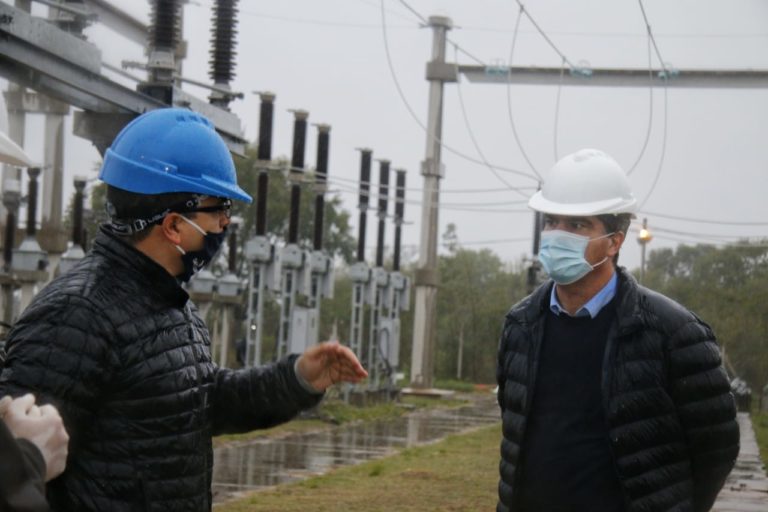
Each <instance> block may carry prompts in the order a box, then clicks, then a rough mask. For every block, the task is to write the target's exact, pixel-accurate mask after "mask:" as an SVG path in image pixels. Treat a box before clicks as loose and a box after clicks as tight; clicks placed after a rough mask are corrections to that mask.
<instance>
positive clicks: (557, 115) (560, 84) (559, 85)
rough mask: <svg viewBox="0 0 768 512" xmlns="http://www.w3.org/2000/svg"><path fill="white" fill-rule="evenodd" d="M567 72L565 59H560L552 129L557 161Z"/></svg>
mask: <svg viewBox="0 0 768 512" xmlns="http://www.w3.org/2000/svg"><path fill="white" fill-rule="evenodd" d="M564 74H565V59H563V60H561V61H560V80H559V81H558V82H557V98H556V99H555V127H554V129H553V130H552V131H553V132H554V135H553V139H554V141H553V146H554V150H555V162H557V161H559V160H560V152H559V151H558V150H557V131H558V130H557V129H558V121H559V120H560V92H561V91H562V89H563V75H564Z"/></svg>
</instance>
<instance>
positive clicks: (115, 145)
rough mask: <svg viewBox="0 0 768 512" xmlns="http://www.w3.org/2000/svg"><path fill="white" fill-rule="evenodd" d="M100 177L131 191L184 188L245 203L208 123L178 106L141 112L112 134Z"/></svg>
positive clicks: (224, 148)
mask: <svg viewBox="0 0 768 512" xmlns="http://www.w3.org/2000/svg"><path fill="white" fill-rule="evenodd" d="M99 179H101V180H102V181H103V182H105V183H107V184H108V185H112V186H114V187H117V188H120V189H123V190H127V191H129V192H134V193H136V194H145V195H153V194H165V193H171V192H189V193H193V194H202V195H207V196H215V197H227V198H230V199H238V200H240V201H245V202H247V203H250V202H251V201H252V200H253V199H252V198H251V196H249V195H248V194H247V193H246V192H245V191H244V190H243V189H241V188H240V187H239V186H238V185H237V174H236V172H235V165H234V163H233V162H232V157H231V156H230V154H229V150H228V149H227V145H226V144H225V143H224V141H223V140H222V139H221V137H220V136H219V134H218V133H216V130H215V129H214V127H213V124H212V123H211V122H210V121H209V120H208V119H206V118H205V117H203V116H202V115H200V114H197V113H195V112H192V111H191V110H186V109H182V108H162V109H158V110H153V111H151V112H147V113H145V114H142V115H140V116H139V117H137V118H136V119H134V120H133V121H131V122H130V123H128V124H127V125H126V126H125V127H124V128H123V129H122V130H121V131H120V133H119V134H118V135H117V137H115V140H114V141H113V142H112V145H111V146H110V148H109V149H107V152H106V154H105V155H104V163H103V164H102V166H101V172H100V173H99Z"/></svg>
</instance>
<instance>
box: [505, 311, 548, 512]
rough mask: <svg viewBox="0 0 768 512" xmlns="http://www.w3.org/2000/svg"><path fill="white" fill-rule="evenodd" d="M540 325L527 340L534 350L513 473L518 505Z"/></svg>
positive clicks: (535, 327) (530, 361)
mask: <svg viewBox="0 0 768 512" xmlns="http://www.w3.org/2000/svg"><path fill="white" fill-rule="evenodd" d="M520 325H521V326H522V327H526V326H528V325H530V324H526V323H521V324H520ZM542 325H543V320H540V321H539V322H536V323H535V324H533V325H532V326H531V329H530V331H529V332H530V337H529V339H530V340H532V341H533V342H534V349H533V359H531V355H530V353H529V355H528V386H526V397H525V398H526V400H525V409H524V410H523V414H524V417H525V422H524V423H523V429H522V431H521V432H520V454H519V455H518V458H517V460H518V464H517V468H516V471H515V478H514V480H513V482H512V485H513V487H512V488H513V490H517V492H515V494H514V498H513V499H514V500H515V501H516V502H517V503H519V500H520V480H521V478H522V475H523V465H522V463H523V461H524V460H525V433H526V432H527V430H528V420H529V416H530V413H531V407H533V394H534V390H535V388H536V375H537V373H538V369H539V368H538V365H539V362H538V361H539V356H540V355H541V344H542Z"/></svg>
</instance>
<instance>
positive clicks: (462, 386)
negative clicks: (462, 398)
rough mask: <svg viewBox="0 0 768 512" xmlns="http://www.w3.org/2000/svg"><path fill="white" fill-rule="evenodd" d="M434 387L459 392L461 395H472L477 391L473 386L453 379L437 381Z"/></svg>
mask: <svg viewBox="0 0 768 512" xmlns="http://www.w3.org/2000/svg"><path fill="white" fill-rule="evenodd" d="M435 387H436V388H438V389H449V390H451V391H459V392H461V393H473V392H475V391H477V388H476V387H475V384H473V383H471V382H465V381H463V380H455V379H437V380H435Z"/></svg>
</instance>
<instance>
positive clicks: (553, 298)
mask: <svg viewBox="0 0 768 512" xmlns="http://www.w3.org/2000/svg"><path fill="white" fill-rule="evenodd" d="M618 281H619V278H618V276H617V275H616V272H614V273H613V276H612V277H611V280H610V281H608V283H607V284H606V285H605V286H603V289H602V290H600V291H599V292H597V293H596V294H595V296H594V297H592V298H591V299H589V301H588V302H587V303H586V304H584V305H583V306H581V307H580V308H579V310H578V311H576V314H575V315H573V316H574V317H580V316H589V317H592V318H595V317H596V316H597V314H598V313H599V312H600V310H601V309H603V307H605V305H606V304H608V303H609V302H611V300H612V299H613V298H614V297H615V296H616V286H617V283H618ZM555 288H557V285H556V284H555V285H554V286H553V287H552V294H551V295H550V297H549V309H550V310H552V312H553V313H554V314H556V315H559V314H560V313H565V314H566V315H569V313H568V312H567V311H566V310H565V309H563V307H562V306H561V305H560V302H559V301H558V300H557V293H556V292H555Z"/></svg>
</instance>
